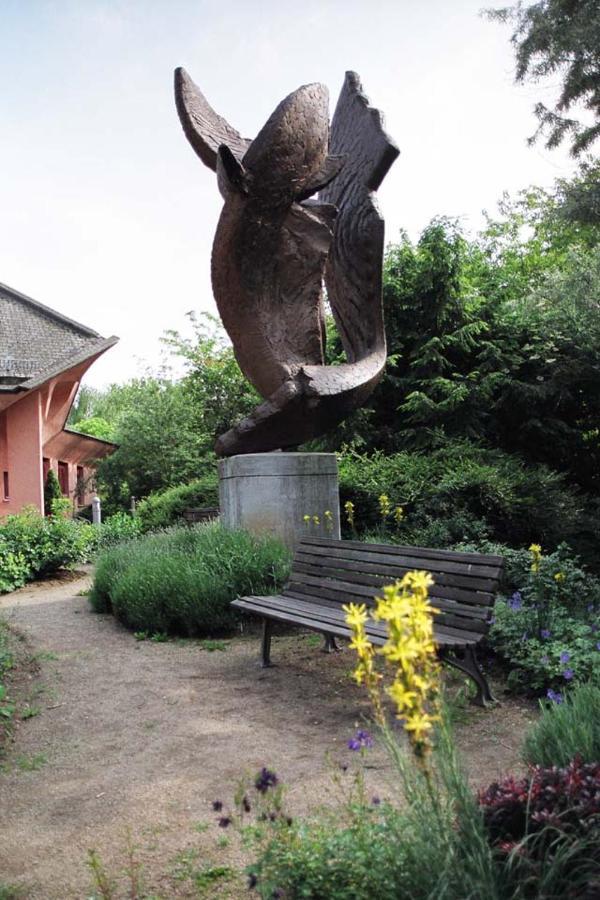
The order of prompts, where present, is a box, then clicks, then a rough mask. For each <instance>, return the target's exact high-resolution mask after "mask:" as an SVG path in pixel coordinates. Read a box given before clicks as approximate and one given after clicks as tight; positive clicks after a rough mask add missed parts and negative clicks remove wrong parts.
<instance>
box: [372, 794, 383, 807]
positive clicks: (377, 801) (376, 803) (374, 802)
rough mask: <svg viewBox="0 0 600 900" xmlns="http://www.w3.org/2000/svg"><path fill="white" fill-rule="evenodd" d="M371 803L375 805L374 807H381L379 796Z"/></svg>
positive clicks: (373, 798)
mask: <svg viewBox="0 0 600 900" xmlns="http://www.w3.org/2000/svg"><path fill="white" fill-rule="evenodd" d="M371 803H372V804H373V806H379V804H380V803H381V800H380V799H379V797H377V796H375V797H371Z"/></svg>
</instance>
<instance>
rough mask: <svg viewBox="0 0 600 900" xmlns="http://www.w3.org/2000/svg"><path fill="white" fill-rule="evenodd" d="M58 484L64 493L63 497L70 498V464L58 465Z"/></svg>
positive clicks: (61, 463) (62, 463) (60, 463)
mask: <svg viewBox="0 0 600 900" xmlns="http://www.w3.org/2000/svg"><path fill="white" fill-rule="evenodd" d="M58 483H59V484H60V489H61V491H62V495H63V497H68V496H69V463H66V462H60V461H59V463H58Z"/></svg>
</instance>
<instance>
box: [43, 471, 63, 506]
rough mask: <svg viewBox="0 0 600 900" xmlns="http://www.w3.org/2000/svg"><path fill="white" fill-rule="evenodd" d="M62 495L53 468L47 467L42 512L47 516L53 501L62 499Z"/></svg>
mask: <svg viewBox="0 0 600 900" xmlns="http://www.w3.org/2000/svg"><path fill="white" fill-rule="evenodd" d="M62 495H63V494H62V491H61V489H60V484H59V483H58V478H57V477H56V473H55V471H54V469H48V474H47V475H46V483H45V485H44V512H45V513H46V515H47V516H48V515H50V513H51V512H52V504H53V502H54V501H55V500H62Z"/></svg>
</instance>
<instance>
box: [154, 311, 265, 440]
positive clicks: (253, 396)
mask: <svg viewBox="0 0 600 900" xmlns="http://www.w3.org/2000/svg"><path fill="white" fill-rule="evenodd" d="M188 319H189V321H190V324H191V326H192V330H193V336H192V337H191V338H187V337H184V336H182V335H181V334H180V333H179V332H177V331H167V333H166V334H165V336H164V338H163V342H164V343H165V345H166V346H167V347H168V348H169V349H170V351H171V352H172V353H174V354H175V355H177V356H179V357H181V358H182V359H183V360H184V361H185V365H186V370H187V375H186V378H185V383H186V388H187V389H188V390H189V392H190V396H191V398H192V401H193V404H194V415H195V417H196V426H197V428H198V430H199V432H200V433H201V434H202V436H203V439H204V441H205V450H206V452H208V451H210V450H212V448H213V445H214V442H215V440H216V439H217V437H218V436H219V435H220V434H222V433H223V432H224V431H227V430H228V429H229V428H231V427H232V426H233V425H235V424H236V423H237V422H238V421H239V420H240V419H242V418H243V417H244V416H246V415H248V414H249V413H250V412H252V410H253V409H254V407H255V406H256V405H257V404H259V403H260V402H261V401H262V398H261V397H260V395H259V394H258V393H257V392H256V391H255V390H254V388H253V387H252V385H251V384H250V383H249V381H248V380H247V379H246V377H245V376H244V375H243V374H242V372H241V371H240V367H239V366H238V364H237V360H236V358H235V356H234V353H233V348H232V347H231V345H230V344H229V342H228V340H227V337H226V335H225V332H224V330H223V327H222V326H221V324H220V322H219V321H218V320H217V319H215V318H214V316H211V315H210V314H208V313H202V314H201V315H200V316H199V317H198V316H196V315H195V314H194V313H189V314H188Z"/></svg>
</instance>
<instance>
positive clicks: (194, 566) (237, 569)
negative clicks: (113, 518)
mask: <svg viewBox="0 0 600 900" xmlns="http://www.w3.org/2000/svg"><path fill="white" fill-rule="evenodd" d="M289 563H290V556H289V553H288V551H287V550H286V548H285V547H283V545H281V544H280V543H279V542H278V541H276V540H274V539H273V538H269V537H256V536H253V535H250V534H248V533H247V532H244V531H229V530H227V529H225V528H222V527H221V526H220V525H218V524H216V523H210V524H208V525H198V526H195V527H194V528H187V527H186V528H176V527H175V528H171V529H169V530H167V531H164V532H159V533H155V534H148V535H145V536H144V537H142V538H140V539H139V540H136V541H130V542H128V543H124V544H120V545H117V546H116V547H115V548H114V549H109V550H107V551H105V552H103V553H101V554H100V556H99V559H98V564H97V568H96V575H95V580H94V585H93V589H92V593H91V595H90V602H91V603H92V606H93V608H94V609H96V610H97V611H112V612H113V613H114V614H115V616H116V617H117V618H118V619H120V621H122V622H123V624H125V625H126V626H127V627H129V628H132V629H134V630H136V631H147V632H148V633H158V632H164V633H168V634H184V635H204V634H210V633H213V632H215V631H220V630H224V629H227V628H231V627H232V625H233V624H234V622H235V620H236V616H235V613H234V611H233V610H232V609H231V608H230V603H231V601H232V600H234V599H235V598H236V597H237V596H239V595H241V594H252V593H259V594H260V593H262V594H266V593H273V592H275V591H276V590H277V589H278V588H279V587H280V586H281V584H282V583H283V581H284V580H285V578H286V576H287V573H288V570H289Z"/></svg>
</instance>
